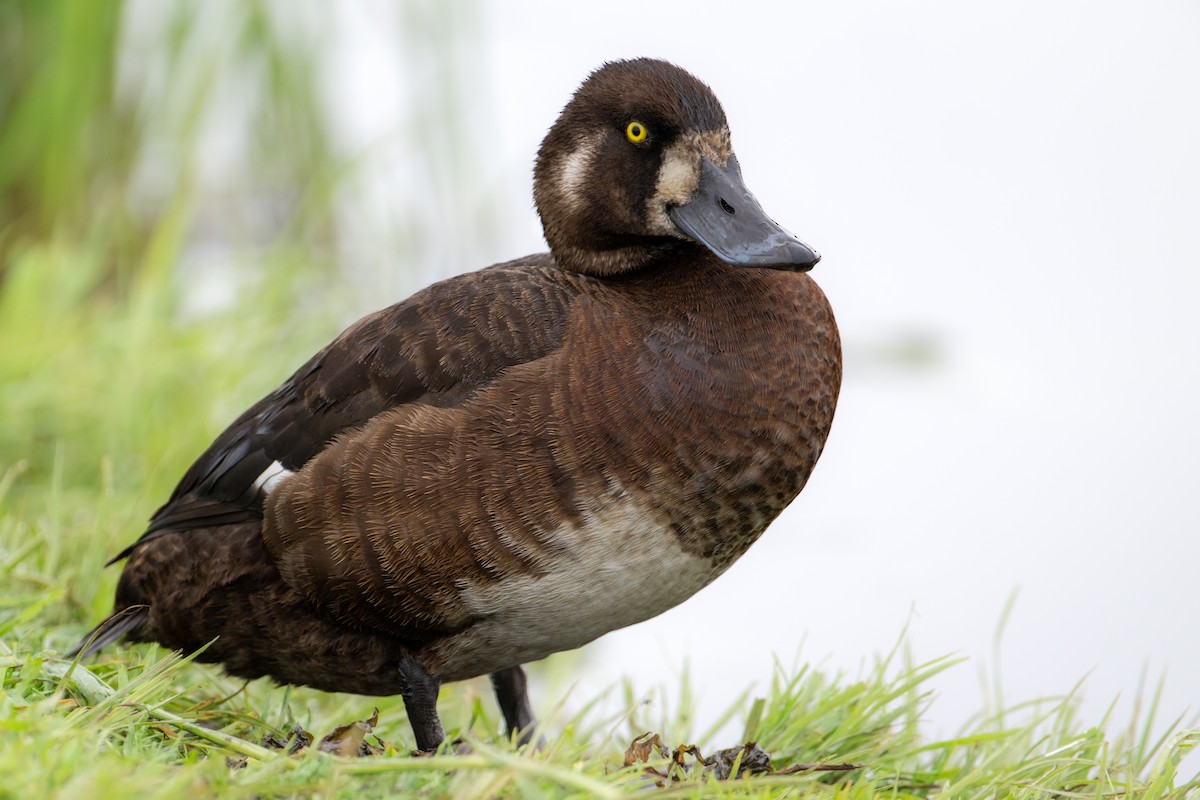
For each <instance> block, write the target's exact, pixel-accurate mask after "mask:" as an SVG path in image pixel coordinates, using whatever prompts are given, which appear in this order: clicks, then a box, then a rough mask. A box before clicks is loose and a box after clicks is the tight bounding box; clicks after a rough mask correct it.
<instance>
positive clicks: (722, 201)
mask: <svg viewBox="0 0 1200 800" xmlns="http://www.w3.org/2000/svg"><path fill="white" fill-rule="evenodd" d="M719 202H720V204H721V210H722V211H724V212H725V213H726V214H729V215H731V216H732V215H733V214H734V213H735V212H734V210H733V206H731V205H729V203H726V202H725V198H723V197H722V198H721V199H720V201H719Z"/></svg>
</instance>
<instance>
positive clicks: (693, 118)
mask: <svg viewBox="0 0 1200 800" xmlns="http://www.w3.org/2000/svg"><path fill="white" fill-rule="evenodd" d="M533 193H534V199H535V201H536V202H537V208H538V214H540V215H541V218H542V225H543V227H544V229H545V232H546V241H547V242H549V244H550V249H551V251H552V252H553V253H554V256H555V259H556V260H557V261H558V263H559V265H560V266H562V267H564V268H566V269H571V270H575V271H578V272H585V273H588V274H591V275H601V276H607V275H617V274H620V273H624V272H629V271H632V270H636V269H639V268H641V267H643V266H646V265H648V264H651V263H653V262H655V261H656V260H659V259H662V258H666V257H671V256H674V255H677V254H679V252H680V251H681V250H686V249H687V248H695V247H696V246H702V247H706V248H708V249H709V250H711V251H712V252H713V253H715V254H716V255H717V256H718V257H719V258H720V259H721V260H722V261H725V262H726V263H728V264H733V265H735V266H743V267H769V268H774V269H785V270H792V271H798V272H804V271H807V270H809V269H811V268H812V267H813V265H814V264H816V263H817V261H819V260H820V258H821V257H820V255H818V254H817V252H816V251H815V250H813V249H812V248H811V247H809V246H808V245H806V244H805V243H804V242H802V241H800V240H799V239H797V238H796V237H795V236H793V235H792V234H791V233H788V232H787V231H786V230H784V229H783V228H782V227H781V226H779V225H778V224H776V223H775V222H774V221H773V220H772V219H771V218H770V217H768V216H767V215H766V213H765V212H764V211H763V209H762V206H760V205H759V204H758V201H757V200H755V199H754V195H752V194H751V193H750V190H749V189H747V188H746V185H745V183H743V182H742V171H741V168H740V167H739V165H738V160H737V157H736V156H735V155H734V153H733V148H732V146H731V145H730V137H729V124H728V123H727V122H726V121H725V112H724V111H723V110H722V109H721V104H720V103H719V102H718V101H717V98H716V96H715V95H714V94H713V93H712V90H711V89H709V88H708V87H707V86H705V85H704V84H703V83H701V82H700V81H699V80H697V79H696V78H695V77H693V76H692V75H691V74H689V73H687V72H685V71H684V70H682V69H680V68H679V67H676V66H675V65H673V64H669V63H667V62H665V61H657V60H654V59H645V58H643V59H636V60H633V61H615V62H612V63H609V64H605V65H604V66H603V67H601V68H600V69H598V70H596V71H595V72H593V73H592V74H591V76H589V77H588V79H587V80H586V81H584V83H583V85H582V86H580V87H579V89H578V91H576V92H575V96H574V97H572V98H571V102H570V103H568V104H567V107H566V108H564V109H563V112H562V114H561V115H560V116H559V118H558V121H557V122H555V123H554V127H553V128H551V129H550V132H549V133H548V134H547V135H546V138H545V140H544V141H543V142H542V147H541V149H540V150H539V151H538V158H537V166H536V167H535V169H534V190H533Z"/></svg>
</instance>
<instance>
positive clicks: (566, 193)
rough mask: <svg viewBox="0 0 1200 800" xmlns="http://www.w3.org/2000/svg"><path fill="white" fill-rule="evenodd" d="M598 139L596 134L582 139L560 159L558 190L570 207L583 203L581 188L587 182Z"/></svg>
mask: <svg viewBox="0 0 1200 800" xmlns="http://www.w3.org/2000/svg"><path fill="white" fill-rule="evenodd" d="M598 141H599V137H596V136H590V137H588V138H587V139H584V140H583V141H582V142H581V143H580V145H579V147H577V148H575V149H574V150H572V151H571V152H570V153H568V154H567V157H566V158H564V159H563V161H562V170H561V171H560V172H559V178H558V190H559V192H560V193H561V194H562V197H563V200H565V201H566V203H567V205H568V206H570V207H571V208H572V209H578V208H579V207H580V206H581V205H582V204H583V189H584V187H585V186H587V184H588V172H589V170H590V169H591V166H592V156H593V155H594V154H595V152H596V144H597V142H598Z"/></svg>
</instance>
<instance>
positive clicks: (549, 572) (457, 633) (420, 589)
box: [76, 59, 841, 750]
mask: <svg viewBox="0 0 1200 800" xmlns="http://www.w3.org/2000/svg"><path fill="white" fill-rule="evenodd" d="M534 197H535V199H536V202H537V208H538V213H539V214H540V216H541V219H542V223H543V225H544V228H545V234H546V240H547V242H549V244H550V252H549V253H543V254H539V255H533V256H529V257H527V258H521V259H517V260H515V261H510V262H508V263H505V264H498V265H496V266H493V267H489V268H488V269H484V270H480V271H478V272H471V273H468V274H466V275H460V276H459V277H457V278H451V279H450V280H446V281H443V282H441V283H437V284H434V285H433V286H430V287H429V288H427V289H425V290H424V291H421V292H418V293H417V294H415V295H413V296H412V297H410V298H409V299H407V300H405V301H403V302H401V303H398V304H397V305H394V306H392V307H390V308H387V309H384V310H383V311H379V312H377V313H375V314H371V315H370V316H367V317H365V318H363V319H362V320H359V321H358V322H357V323H355V324H354V325H352V326H351V327H350V328H349V329H347V330H346V331H345V332H343V333H342V334H341V335H340V336H338V337H337V338H336V339H335V340H334V341H333V342H332V343H331V344H330V345H329V346H328V347H326V348H325V349H324V350H322V351H321V352H319V353H317V354H316V355H315V356H314V357H313V358H312V359H311V360H309V361H308V363H306V364H305V365H304V366H302V367H300V369H299V370H297V371H296V373H295V374H294V375H292V377H290V378H288V379H287V381H285V382H284V384H283V385H282V386H280V387H279V388H278V389H276V390H275V391H274V392H272V393H271V394H270V395H268V396H267V397H265V398H263V399H262V400H261V401H259V402H258V403H256V404H255V405H254V406H252V407H251V408H250V409H249V410H248V411H246V413H244V414H242V415H241V416H240V417H239V418H238V419H237V420H235V421H234V422H233V424H232V425H230V426H229V428H228V429H227V430H226V431H225V432H224V433H222V434H221V435H220V436H219V437H217V440H216V441H215V442H213V444H212V446H211V447H209V448H208V450H207V451H205V452H204V454H203V455H201V456H200V458H199V459H198V460H197V461H196V462H195V464H193V465H192V467H191V468H190V469H189V470H188V471H187V474H185V475H184V476H183V479H182V480H181V481H180V483H179V486H178V487H177V488H176V489H175V492H174V494H172V496H171V498H170V500H168V501H167V503H166V504H165V505H164V506H163V507H162V508H160V509H159V510H158V511H157V512H156V513H155V514H154V516H153V518H152V519H151V521H150V526H149V528H148V529H147V530H146V532H145V533H144V534H143V535H142V537H141V538H140V539H138V540H137V542H136V543H134V544H133V545H132V546H130V547H128V548H127V549H126V550H125V551H124V552H122V553H121V554H120V555H119V556H118V557H117V558H116V559H114V561H116V560H119V559H121V558H126V557H127V558H128V561H127V562H126V564H125V569H124V571H123V572H122V574H121V578H120V582H119V584H118V586H117V593H116V604H115V606H116V607H115V610H114V612H113V614H112V615H111V616H110V617H109V618H108V619H107V620H105V621H104V622H103V623H101V624H100V625H99V626H98V627H97V628H96V629H95V630H94V631H93V632H92V634H90V635H89V636H88V638H87V639H86V640H85V641H84V642H83V643H81V644H80V645H79V647H77V648H76V652H83V653H85V654H86V653H91V652H93V651H95V650H97V649H98V648H100V647H103V646H104V645H106V644H108V643H110V642H112V641H114V640H116V639H118V638H120V637H122V636H124V637H126V638H128V639H131V640H134V641H156V642H160V643H161V644H163V645H164V646H166V647H171V648H177V649H180V650H184V651H193V650H196V649H197V648H200V647H202V646H203V645H205V644H207V643H208V642H210V641H212V640H214V639H215V642H213V643H212V645H211V646H210V647H208V649H206V650H205V651H204V652H203V653H202V654H201V655H200V660H201V661H212V662H220V663H222V664H224V666H225V669H226V670H227V671H228V672H229V673H231V674H233V675H237V676H241V677H245V678H257V677H260V676H263V675H269V676H271V677H272V678H274V679H275V680H277V681H280V682H282V683H295V684H305V685H308V686H314V687H316V688H318V689H323V690H326V691H338V692H355V693H360V694H374V695H379V694H394V693H400V694H401V695H402V696H403V699H404V704H405V708H406V709H407V711H408V716H409V720H410V722H411V724H412V728H413V733H414V734H415V735H416V744H417V747H418V748H420V749H421V750H431V749H433V748H436V747H437V746H438V745H439V744H440V743H441V742H442V740H443V733H442V727H441V723H440V722H439V720H438V716H437V707H436V702H437V695H438V688H439V686H440V685H441V684H442V683H443V682H446V681H457V680H462V679H465V678H470V677H473V676H477V675H483V674H490V675H491V678H492V682H493V684H494V686H495V690H496V696H497V699H498V700H499V704H500V708H501V710H502V712H503V714H504V718H505V721H506V722H507V725H508V728H509V730H510V731H512V732H515V733H517V734H518V735H519V736H520V737H522V740H528V738H529V736H530V735H531V731H532V726H533V715H532V713H531V711H530V706H529V701H528V696H527V693H526V685H525V675H524V672H523V670H522V669H521V665H522V664H524V663H525V662H527V661H534V660H537V659H540V658H544V657H545V656H547V655H549V654H550V653H554V652H557V651H560V650H569V649H571V648H575V647H579V646H580V645H583V644H586V643H587V642H590V641H592V640H593V639H595V638H596V637H598V636H601V635H603V634H604V633H607V632H608V631H611V630H614V629H616V628H620V627H623V626H626V625H632V624H633V623H635V622H640V621H641V620H644V619H647V618H649V617H653V616H655V615H656V614H659V613H662V612H663V611H665V610H667V609H668V608H671V607H672V606H674V605H676V604H678V603H680V602H682V601H683V600H685V599H687V598H688V597H690V596H691V595H692V594H694V593H695V592H696V591H697V590H699V589H700V588H701V587H703V586H705V585H706V584H708V583H709V582H710V581H712V580H713V579H714V578H716V577H717V576H718V575H720V574H721V573H722V572H723V571H724V570H725V569H726V568H728V567H729V565H730V564H732V563H733V562H734V560H736V559H737V558H738V557H739V556H740V555H741V554H742V553H743V552H745V550H746V548H748V547H749V546H750V545H751V543H753V542H754V540H755V539H757V538H758V536H759V535H760V534H761V533H762V532H763V530H764V529H765V528H766V527H767V525H769V524H770V522H771V521H772V520H773V519H774V518H775V517H776V516H777V515H778V514H779V512H780V511H782V510H783V508H784V507H785V506H787V505H788V503H790V502H791V501H792V499H793V498H795V497H796V495H797V494H798V493H799V492H800V490H801V489H802V488H803V486H804V484H805V482H806V481H807V479H808V476H809V474H810V473H811V472H812V469H813V466H814V465H815V464H816V463H817V458H818V456H820V454H821V449H822V447H823V446H824V444H825V438H826V435H827V434H828V433H829V426H830V423H831V422H832V420H833V414H834V407H835V406H836V404H837V397H838V389H839V385H840V382H841V346H840V343H839V339H838V332H837V327H836V325H835V323H834V319H833V315H832V313H831V311H830V309H829V305H828V303H827V302H826V300H825V297H824V295H823V294H822V293H821V290H820V289H819V288H818V287H817V285H816V284H815V283H814V282H813V281H812V280H811V279H809V278H808V276H806V275H804V274H801V273H804V272H806V271H808V270H809V269H810V268H812V266H813V265H814V264H816V263H817V261H818V259H819V256H818V255H817V254H816V253H815V252H814V251H813V250H812V249H810V248H809V247H808V246H807V245H805V244H804V243H803V242H801V241H800V240H798V239H797V238H796V237H794V236H793V235H792V234H790V233H788V232H787V231H785V230H784V229H783V228H781V227H780V226H779V225H777V224H776V223H774V222H773V221H772V220H771V219H770V218H768V217H767V216H766V214H765V213H764V212H763V210H762V208H761V207H760V206H759V204H758V202H757V201H756V200H755V199H754V197H753V195H751V194H750V192H749V191H748V190H747V189H746V187H745V185H744V184H743V182H742V177H741V170H740V167H739V166H738V161H737V158H736V157H735V156H734V154H733V150H732V147H731V145H730V136H729V127H728V125H727V123H726V121H725V114H724V112H723V111H722V109H721V106H720V104H719V103H718V102H717V98H716V97H715V96H714V95H713V93H712V91H711V90H710V89H709V88H708V87H707V86H705V85H704V84H703V83H701V82H700V81H699V80H697V79H696V78H694V77H693V76H692V75H690V74H689V73H687V72H685V71H683V70H682V69H679V68H678V67H675V66H673V65H671V64H668V63H665V62H662V61H655V60H649V59H639V60H634V61H619V62H614V63H610V64H607V65H605V66H604V67H602V68H601V69H599V70H597V71H596V72H595V73H593V74H592V75H591V76H590V77H589V78H588V79H587V80H586V81H585V82H584V83H583V85H582V86H581V87H580V88H579V90H578V91H577V92H576V93H575V96H574V97H573V98H572V100H571V102H570V103H568V104H567V106H566V108H565V109H564V110H563V112H562V115H561V116H560V117H559V119H558V121H557V122H556V123H555V124H554V127H553V128H551V129H550V132H549V134H548V135H547V136H546V139H545V141H544V142H543V143H542V146H541V150H540V151H539V153H538V158H537V165H536V168H535V171H534Z"/></svg>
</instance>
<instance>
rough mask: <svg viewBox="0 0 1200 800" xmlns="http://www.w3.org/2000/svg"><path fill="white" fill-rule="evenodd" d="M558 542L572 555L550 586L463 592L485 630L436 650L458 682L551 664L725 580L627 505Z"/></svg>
mask: <svg viewBox="0 0 1200 800" xmlns="http://www.w3.org/2000/svg"><path fill="white" fill-rule="evenodd" d="M554 540H555V541H556V542H557V543H559V544H560V545H562V547H563V549H564V550H565V552H562V553H559V554H557V555H555V557H554V558H553V560H551V561H549V562H548V563H546V564H544V565H543V569H545V570H546V574H544V575H542V576H541V577H529V576H521V577H519V578H514V579H510V580H503V581H498V582H496V583H494V584H490V585H485V586H472V587H464V588H463V594H462V598H463V602H464V603H465V604H466V605H467V607H469V608H470V609H471V611H472V612H473V613H474V614H475V615H476V616H478V617H480V620H479V622H477V623H476V624H474V625H473V626H472V627H470V628H468V629H467V630H465V631H463V632H462V633H460V634H458V635H456V636H453V637H450V638H448V639H445V640H442V641H440V642H439V643H438V644H437V645H435V646H434V647H433V648H432V652H433V655H434V657H435V659H436V661H437V662H438V666H437V667H435V670H436V673H437V674H438V676H439V677H441V678H442V680H446V681H453V680H462V679H464V678H470V677H474V676H476V675H482V674H484V673H489V672H494V671H496V670H498V669H504V668H506V667H510V666H514V665H517V664H524V663H526V662H529V661H536V660H538V659H540V658H545V657H546V656H548V655H550V654H551V653H556V652H559V651H561V650H571V649H574V648H576V647H579V646H581V645H584V644H587V643H588V642H590V641H592V640H593V639H595V638H597V637H599V636H602V635H603V634H605V633H608V632H609V631H612V630H616V629H617V628H623V627H625V626H626V625H632V624H634V623H636V622H641V621H642V620H645V619H649V618H650V617H653V616H656V615H658V614H661V613H662V612H664V611H666V610H667V609H669V608H671V607H673V606H676V605H678V604H679V603H681V602H683V601H684V600H686V599H687V598H689V597H691V596H692V595H693V594H695V593H696V592H697V591H699V590H700V589H701V588H703V587H704V586H706V585H707V584H708V583H709V582H711V581H712V580H713V579H714V578H716V577H717V575H718V574H719V573H720V572H721V568H717V567H714V566H713V565H712V562H711V560H709V559H705V558H698V557H696V556H693V555H690V554H688V553H686V552H684V551H683V550H682V549H681V548H680V546H679V540H678V538H677V537H676V536H675V534H674V533H673V532H672V531H671V530H670V529H669V528H668V527H666V526H665V525H664V524H662V523H661V522H659V521H657V520H655V519H654V518H653V517H652V515H650V514H647V513H645V512H643V511H642V510H641V509H639V508H638V507H637V506H636V505H634V504H633V503H632V502H630V501H629V500H628V498H625V497H621V498H619V499H614V500H612V502H611V503H610V504H608V505H607V506H606V507H604V508H603V509H601V510H600V511H598V512H596V513H590V514H587V515H585V517H584V520H583V522H582V523H581V524H579V525H571V526H564V527H563V528H561V529H560V530H558V531H556V532H555V534H554Z"/></svg>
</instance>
